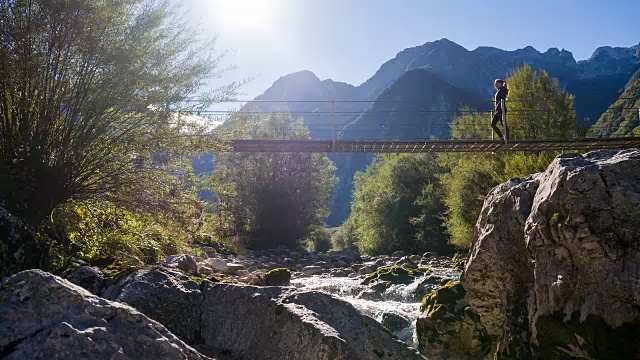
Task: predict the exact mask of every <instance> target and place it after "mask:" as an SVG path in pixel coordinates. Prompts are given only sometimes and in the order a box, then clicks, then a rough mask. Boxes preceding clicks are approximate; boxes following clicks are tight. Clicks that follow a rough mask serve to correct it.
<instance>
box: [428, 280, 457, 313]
mask: <svg viewBox="0 0 640 360" xmlns="http://www.w3.org/2000/svg"><path fill="white" fill-rule="evenodd" d="M465 295H466V291H465V290H464V288H463V287H462V284H460V281H456V280H450V281H449V282H447V283H446V284H445V285H444V286H442V287H441V288H439V289H437V290H435V291H433V292H431V293H429V294H427V295H425V296H424V297H423V298H422V304H421V305H420V311H421V312H429V313H430V312H431V311H433V309H435V307H436V306H440V305H445V306H447V307H449V306H453V307H454V308H455V306H456V305H458V304H459V303H460V302H463V301H464V296H465ZM451 311H454V309H451Z"/></svg>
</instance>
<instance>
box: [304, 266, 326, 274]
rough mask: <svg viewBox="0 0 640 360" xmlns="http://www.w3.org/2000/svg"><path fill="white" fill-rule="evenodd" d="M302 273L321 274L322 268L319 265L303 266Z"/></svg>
mask: <svg viewBox="0 0 640 360" xmlns="http://www.w3.org/2000/svg"><path fill="white" fill-rule="evenodd" d="M302 273H303V274H304V275H306V276H311V275H319V274H322V268H321V267H320V266H314V265H312V266H305V267H304V268H303V269H302Z"/></svg>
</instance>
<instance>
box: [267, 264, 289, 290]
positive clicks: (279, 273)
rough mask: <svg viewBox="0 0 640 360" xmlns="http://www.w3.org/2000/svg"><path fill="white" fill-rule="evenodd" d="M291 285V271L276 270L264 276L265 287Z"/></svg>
mask: <svg viewBox="0 0 640 360" xmlns="http://www.w3.org/2000/svg"><path fill="white" fill-rule="evenodd" d="M290 283H291V270H289V269H285V268H277V269H273V270H271V271H268V272H267V273H266V274H264V285H265V286H289V284H290Z"/></svg>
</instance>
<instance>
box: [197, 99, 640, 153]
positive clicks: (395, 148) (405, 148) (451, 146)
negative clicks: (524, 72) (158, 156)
mask: <svg viewBox="0 0 640 360" xmlns="http://www.w3.org/2000/svg"><path fill="white" fill-rule="evenodd" d="M583 100H615V99H603V98H601V99H583ZM631 100H637V99H631ZM417 101H429V100H392V101H386V102H387V103H401V102H417ZM232 102H236V101H232ZM237 102H240V100H238V101H237ZM259 102H267V103H269V102H271V103H275V102H278V103H280V102H282V103H296V102H301V103H318V104H320V105H323V104H330V109H324V110H321V109H320V108H318V109H316V110H314V111H281V112H275V111H274V112H270V113H263V112H259V111H251V112H246V113H247V114H276V113H280V114H288V115H294V116H295V115H303V116H307V117H312V116H325V117H326V116H330V117H331V124H330V125H331V128H330V129H323V130H315V131H316V134H317V133H318V132H320V133H321V132H323V131H324V132H330V133H331V137H330V138H328V137H327V138H324V139H323V138H320V139H318V138H315V139H308V140H273V139H233V140H229V141H227V142H226V144H227V146H225V147H224V149H225V150H223V151H227V152H245V153H261V152H266V153H275V152H320V153H345V152H347V153H349V152H354V153H357V152H368V153H427V152H434V153H440V152H541V151H566V150H572V151H589V150H599V149H618V150H619V149H630V148H640V137H628V136H625V137H577V136H573V137H571V136H570V137H569V138H568V139H566V138H565V139H545V140H528V139H509V122H508V119H507V112H506V111H503V112H502V127H503V130H504V131H503V134H504V138H503V139H494V138H493V136H494V134H493V131H492V130H491V127H490V121H487V123H486V130H487V131H488V133H491V137H492V139H419V138H418V139H388V140H387V139H375V140H373V139H366V138H364V139H357V140H355V139H343V138H341V137H339V136H337V135H336V123H335V117H336V116H350V117H353V116H356V115H357V114H360V113H361V112H358V111H355V112H354V111H338V112H336V111H335V105H336V101H332V100H299V101H287V100H278V101H275V100H258V101H256V100H249V101H247V103H259ZM358 102H363V103H375V102H380V101H379V100H372V101H348V100H345V101H341V103H358ZM382 102H385V101H382ZM438 102H462V101H458V100H457V101H445V100H439V101H438ZM482 102H487V101H484V100H483V101H482ZM501 107H502V108H503V109H504V108H505V102H504V101H503V102H502V104H501ZM540 111H541V110H539V109H531V110H524V111H522V110H521V112H525V113H539V112H540ZM609 111H634V112H635V111H637V113H638V124H640V108H637V109H636V108H627V107H623V108H620V107H617V108H615V107H612V106H610V107H608V108H607V109H606V110H605V113H606V112H609ZM378 112H388V113H400V112H401V111H397V110H390V111H378ZM405 112H407V113H408V112H411V113H413V114H415V115H417V116H422V115H425V114H430V113H452V114H458V115H459V114H460V113H464V112H465V111H464V110H462V111H461V110H436V111H428V110H427V111H405ZM467 112H469V111H467ZM473 112H475V113H487V112H488V111H476V110H474V111H473ZM198 113H199V114H200V113H203V112H202V111H199V112H198ZM204 113H205V114H206V113H208V114H216V111H210V112H204ZM240 113H242V111H241V112H240ZM509 113H511V112H509ZM315 125H318V124H315ZM320 125H323V124H320ZM325 125H328V124H325ZM391 125H392V126H393V125H394V124H391ZM395 125H400V126H401V125H403V124H395ZM410 125H412V126H420V125H429V124H428V123H423V124H410ZM440 125H445V126H447V127H450V126H451V124H440ZM457 125H458V126H478V125H484V124H478V123H457ZM431 126H433V124H431ZM593 128H594V127H592V129H593ZM310 129H311V131H314V130H313V129H312V128H311V127H310ZM385 130H386V129H381V128H373V129H357V130H349V129H347V130H345V129H341V130H340V132H342V133H343V134H344V132H345V131H358V132H360V133H366V132H384V131H385ZM596 130H597V129H596ZM607 130H611V129H607ZM405 131H407V132H408V133H411V131H412V129H411V128H409V129H406V130H405Z"/></svg>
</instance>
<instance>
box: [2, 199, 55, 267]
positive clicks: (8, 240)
mask: <svg viewBox="0 0 640 360" xmlns="http://www.w3.org/2000/svg"><path fill="white" fill-rule="evenodd" d="M48 254H49V251H48V246H47V243H46V241H43V240H41V239H40V238H38V237H37V236H36V234H35V232H34V231H33V230H31V228H29V226H27V225H26V224H25V223H24V222H23V221H22V220H20V219H19V218H18V217H16V216H14V215H12V214H10V213H9V212H8V211H7V210H6V209H4V208H3V207H0V279H2V278H3V277H5V276H8V275H11V274H15V273H17V272H20V271H22V270H27V269H33V268H40V269H43V268H46V267H47V265H48V264H47V259H48Z"/></svg>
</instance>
